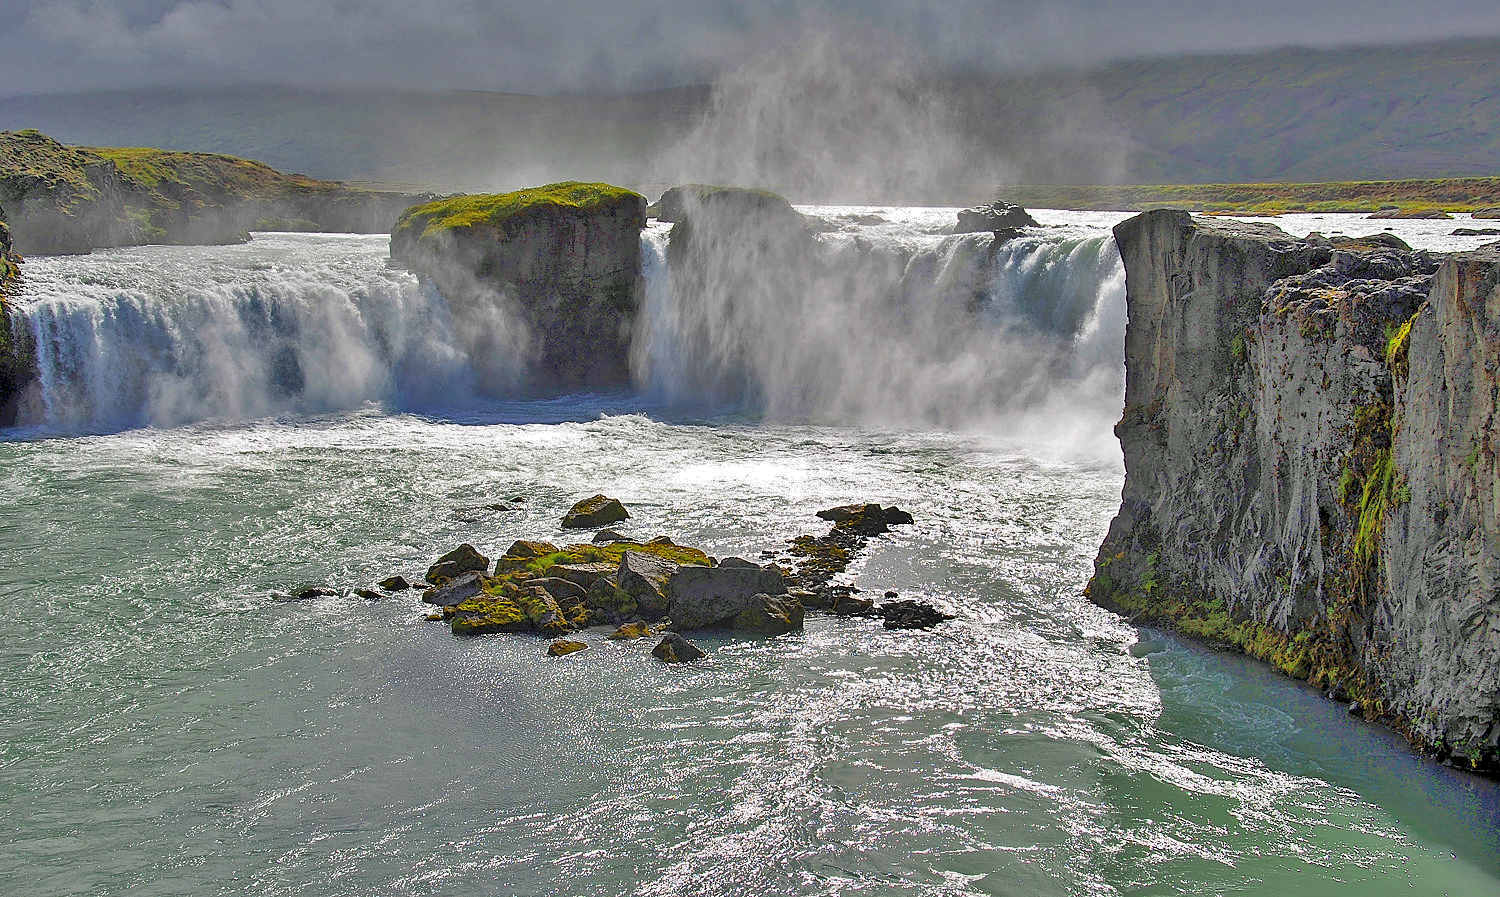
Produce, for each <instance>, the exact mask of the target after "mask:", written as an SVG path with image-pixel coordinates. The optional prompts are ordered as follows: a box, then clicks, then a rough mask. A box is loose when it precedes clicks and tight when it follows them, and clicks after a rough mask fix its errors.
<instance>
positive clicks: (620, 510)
mask: <svg viewBox="0 0 1500 897" xmlns="http://www.w3.org/2000/svg"><path fill="white" fill-rule="evenodd" d="M629 517H630V513H629V512H628V511H626V510H625V506H624V505H623V504H621V503H620V500H619V499H617V498H610V497H609V496H607V495H595V496H592V497H590V498H585V499H584V500H583V501H581V502H579V503H578V504H576V505H574V506H573V507H572V509H571V510H569V511H568V513H567V514H565V515H563V519H562V525H563V529H589V528H592V527H596V526H608V525H609V524H611V523H619V522H620V521H621V520H626V519H628V518H629Z"/></svg>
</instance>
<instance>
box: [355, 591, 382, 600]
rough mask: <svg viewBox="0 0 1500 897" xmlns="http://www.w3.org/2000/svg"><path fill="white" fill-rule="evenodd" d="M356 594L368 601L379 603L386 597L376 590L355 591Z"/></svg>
mask: <svg viewBox="0 0 1500 897" xmlns="http://www.w3.org/2000/svg"><path fill="white" fill-rule="evenodd" d="M354 594H356V595H358V596H359V597H361V598H363V599H365V600H366V601H379V600H380V599H382V598H384V597H385V595H383V594H381V593H380V592H377V591H375V590H374V589H355V590H354Z"/></svg>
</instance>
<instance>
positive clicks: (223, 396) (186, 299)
mask: <svg viewBox="0 0 1500 897" xmlns="http://www.w3.org/2000/svg"><path fill="white" fill-rule="evenodd" d="M257 242H261V241H259V240H258V241H257ZM265 242H267V243H270V244H272V245H270V246H260V247H256V249H255V250H253V251H250V250H244V249H239V248H238V247H230V248H226V247H172V248H161V249H157V248H153V249H150V250H134V251H113V252H100V253H96V254H94V255H92V256H86V257H74V258H39V259H32V260H29V261H28V263H27V264H28V288H27V292H26V293H24V294H23V295H22V297H21V301H20V302H18V303H17V307H16V309H15V312H14V313H15V314H16V316H17V317H18V318H19V320H20V322H21V323H22V325H23V326H24V327H25V328H26V329H27V330H28V331H29V333H30V336H31V341H32V343H33V345H34V350H35V354H36V368H37V379H38V386H39V392H40V400H41V401H40V405H41V409H40V412H41V419H33V420H27V421H23V423H30V424H46V425H49V426H52V427H57V428H63V429H69V430H100V429H105V430H109V429H119V428H123V427H132V426H145V425H151V426H158V427H163V426H174V425H178V424H182V423H186V422H190V421H194V420H201V419H204V418H210V417H229V418H254V417H263V416H266V415H272V414H279V413H299V414H316V413H322V412H328V411H338V410H345V409H350V408H356V407H359V406H360V405H362V404H364V403H367V402H389V403H393V404H395V405H397V406H402V407H411V406H417V407H422V406H427V405H432V404H435V403H436V404H441V403H444V402H446V401H453V400H457V401H459V402H462V401H463V400H464V399H463V397H465V396H468V395H470V394H471V392H472V382H473V379H474V378H473V371H472V365H471V364H470V362H469V359H468V356H467V353H466V352H465V351H464V349H463V347H462V344H461V341H460V340H459V339H458V338H457V337H456V335H455V332H454V327H453V324H452V316H451V315H450V314H449V312H448V309H447V306H446V302H445V301H444V300H443V297H442V296H440V295H438V294H437V292H436V291H434V290H432V289H431V288H430V287H422V286H419V285H418V284H417V282H416V280H415V278H412V277H410V276H409V275H406V274H405V273H404V272H397V271H393V270H390V269H388V268H387V266H386V265H385V264H384V261H383V258H382V257H381V254H380V250H381V249H382V248H383V244H380V243H377V242H374V241H371V240H368V239H358V238H356V239H347V238H346V239H338V238H302V239H283V240H276V239H272V240H269V241H265ZM275 244H282V245H280V246H279V247H278V246H276V245H275ZM278 248H279V249H280V252H278V251H277V250H278ZM237 249H239V251H238V252H236V250H237ZM33 413H34V414H35V412H33Z"/></svg>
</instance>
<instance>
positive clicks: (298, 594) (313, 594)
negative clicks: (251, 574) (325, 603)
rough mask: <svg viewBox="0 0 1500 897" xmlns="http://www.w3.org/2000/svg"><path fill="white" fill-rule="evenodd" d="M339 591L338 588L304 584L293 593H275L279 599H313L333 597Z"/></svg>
mask: <svg viewBox="0 0 1500 897" xmlns="http://www.w3.org/2000/svg"><path fill="white" fill-rule="evenodd" d="M338 593H339V590H338V589H334V588H329V587H328V586H303V587H302V588H300V589H296V590H295V591H293V592H292V593H291V594H289V595H286V594H280V593H277V594H275V596H274V597H275V599H276V600H277V601H311V600H312V599H314V598H332V597H333V596H335V595H337V594H338Z"/></svg>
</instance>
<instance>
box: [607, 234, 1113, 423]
mask: <svg viewBox="0 0 1500 897" xmlns="http://www.w3.org/2000/svg"><path fill="white" fill-rule="evenodd" d="M805 211H807V212H808V213H810V214H814V215H817V216H818V217H819V219H820V220H822V221H827V222H831V223H832V224H833V225H835V226H836V228H837V229H835V230H829V231H826V232H824V233H819V234H807V235H800V234H799V235H795V236H793V237H792V238H791V239H790V240H778V239H776V237H775V236H774V235H773V236H772V237H771V238H770V239H766V240H757V239H755V235H754V234H746V233H744V232H742V231H741V230H739V229H734V230H732V231H731V232H730V233H728V234H725V235H722V238H719V237H720V236H721V235H718V234H711V235H709V236H708V237H707V238H705V237H703V236H701V235H700V233H699V232H698V231H695V234H694V246H693V249H692V251H688V252H685V251H674V250H673V248H672V247H671V238H670V235H669V228H668V226H666V225H654V226H653V227H652V228H651V229H649V230H648V231H647V232H646V234H645V236H644V238H643V239H644V246H643V256H644V257H645V258H646V259H647V263H646V266H645V272H646V277H647V290H646V299H645V303H644V308H643V310H642V315H641V319H640V325H639V327H638V335H637V339H636V340H635V350H636V357H635V359H634V370H635V373H636V377H637V380H638V381H639V382H640V383H641V384H642V385H643V386H645V387H646V388H647V389H648V390H650V391H651V392H653V393H654V394H656V395H657V396H659V397H662V398H664V399H666V400H668V401H671V402H678V403H690V404H707V405H718V404H722V403H725V402H739V403H745V404H747V405H750V406H753V407H757V408H759V409H761V410H763V411H764V412H765V413H766V414H767V415H768V416H770V417H772V418H778V419H811V420H821V421H836V422H858V423H873V424H913V425H938V426H942V427H946V428H964V427H973V426H985V425H988V424H991V423H994V422H995V421H996V420H997V419H1005V420H1006V421H1007V422H1009V423H1013V424H1014V423H1018V422H1024V421H1025V420H1027V419H1028V418H1030V417H1031V416H1032V415H1034V414H1037V413H1039V412H1043V411H1045V414H1046V415H1047V417H1048V418H1049V419H1050V423H1049V426H1052V427H1054V428H1055V427H1057V426H1058V425H1059V423H1060V417H1067V416H1069V415H1067V414H1063V415H1060V414H1059V409H1058V407H1057V406H1058V405H1059V404H1062V405H1064V406H1065V407H1066V408H1067V409H1068V411H1069V413H1070V414H1071V413H1073V412H1080V413H1088V414H1089V415H1091V417H1098V416H1100V415H1102V416H1103V417H1104V418H1109V416H1110V415H1116V414H1118V410H1119V409H1118V404H1119V396H1120V391H1121V389H1122V384H1123V380H1122V366H1123V349H1122V347H1123V339H1124V272H1123V269H1122V267H1121V265H1120V261H1119V256H1118V254H1117V253H1116V251H1115V248H1114V242H1113V239H1112V238H1111V237H1110V236H1109V235H1108V233H1107V232H1104V233H1101V232H1100V230H1099V229H1097V228H1095V229H1093V230H1092V231H1080V230H1079V229H1076V228H1073V229H1069V228H1060V229H1058V230H1056V231H1052V232H1043V233H1041V234H1039V235H1035V236H1032V235H1027V236H1024V237H1019V238H1016V239H1012V240H1010V241H1008V242H1005V243H1003V244H1002V245H1000V246H998V247H994V246H992V244H993V237H992V236H991V235H990V234H965V235H951V234H944V233H943V232H942V231H943V230H945V229H946V226H947V225H950V224H951V222H952V219H953V212H952V210H940V209H932V210H927V209H903V210H894V209H847V208H810V209H807V210H805ZM699 230H700V231H701V230H702V228H700V229H699ZM1064 399H1066V401H1064ZM1080 403H1081V404H1080ZM1097 424H1098V420H1092V419H1091V420H1090V421H1089V425H1090V426H1094V425H1097ZM1098 429H1101V430H1103V431H1105V432H1107V429H1108V427H1107V425H1106V426H1104V427H1102V428H1098Z"/></svg>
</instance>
